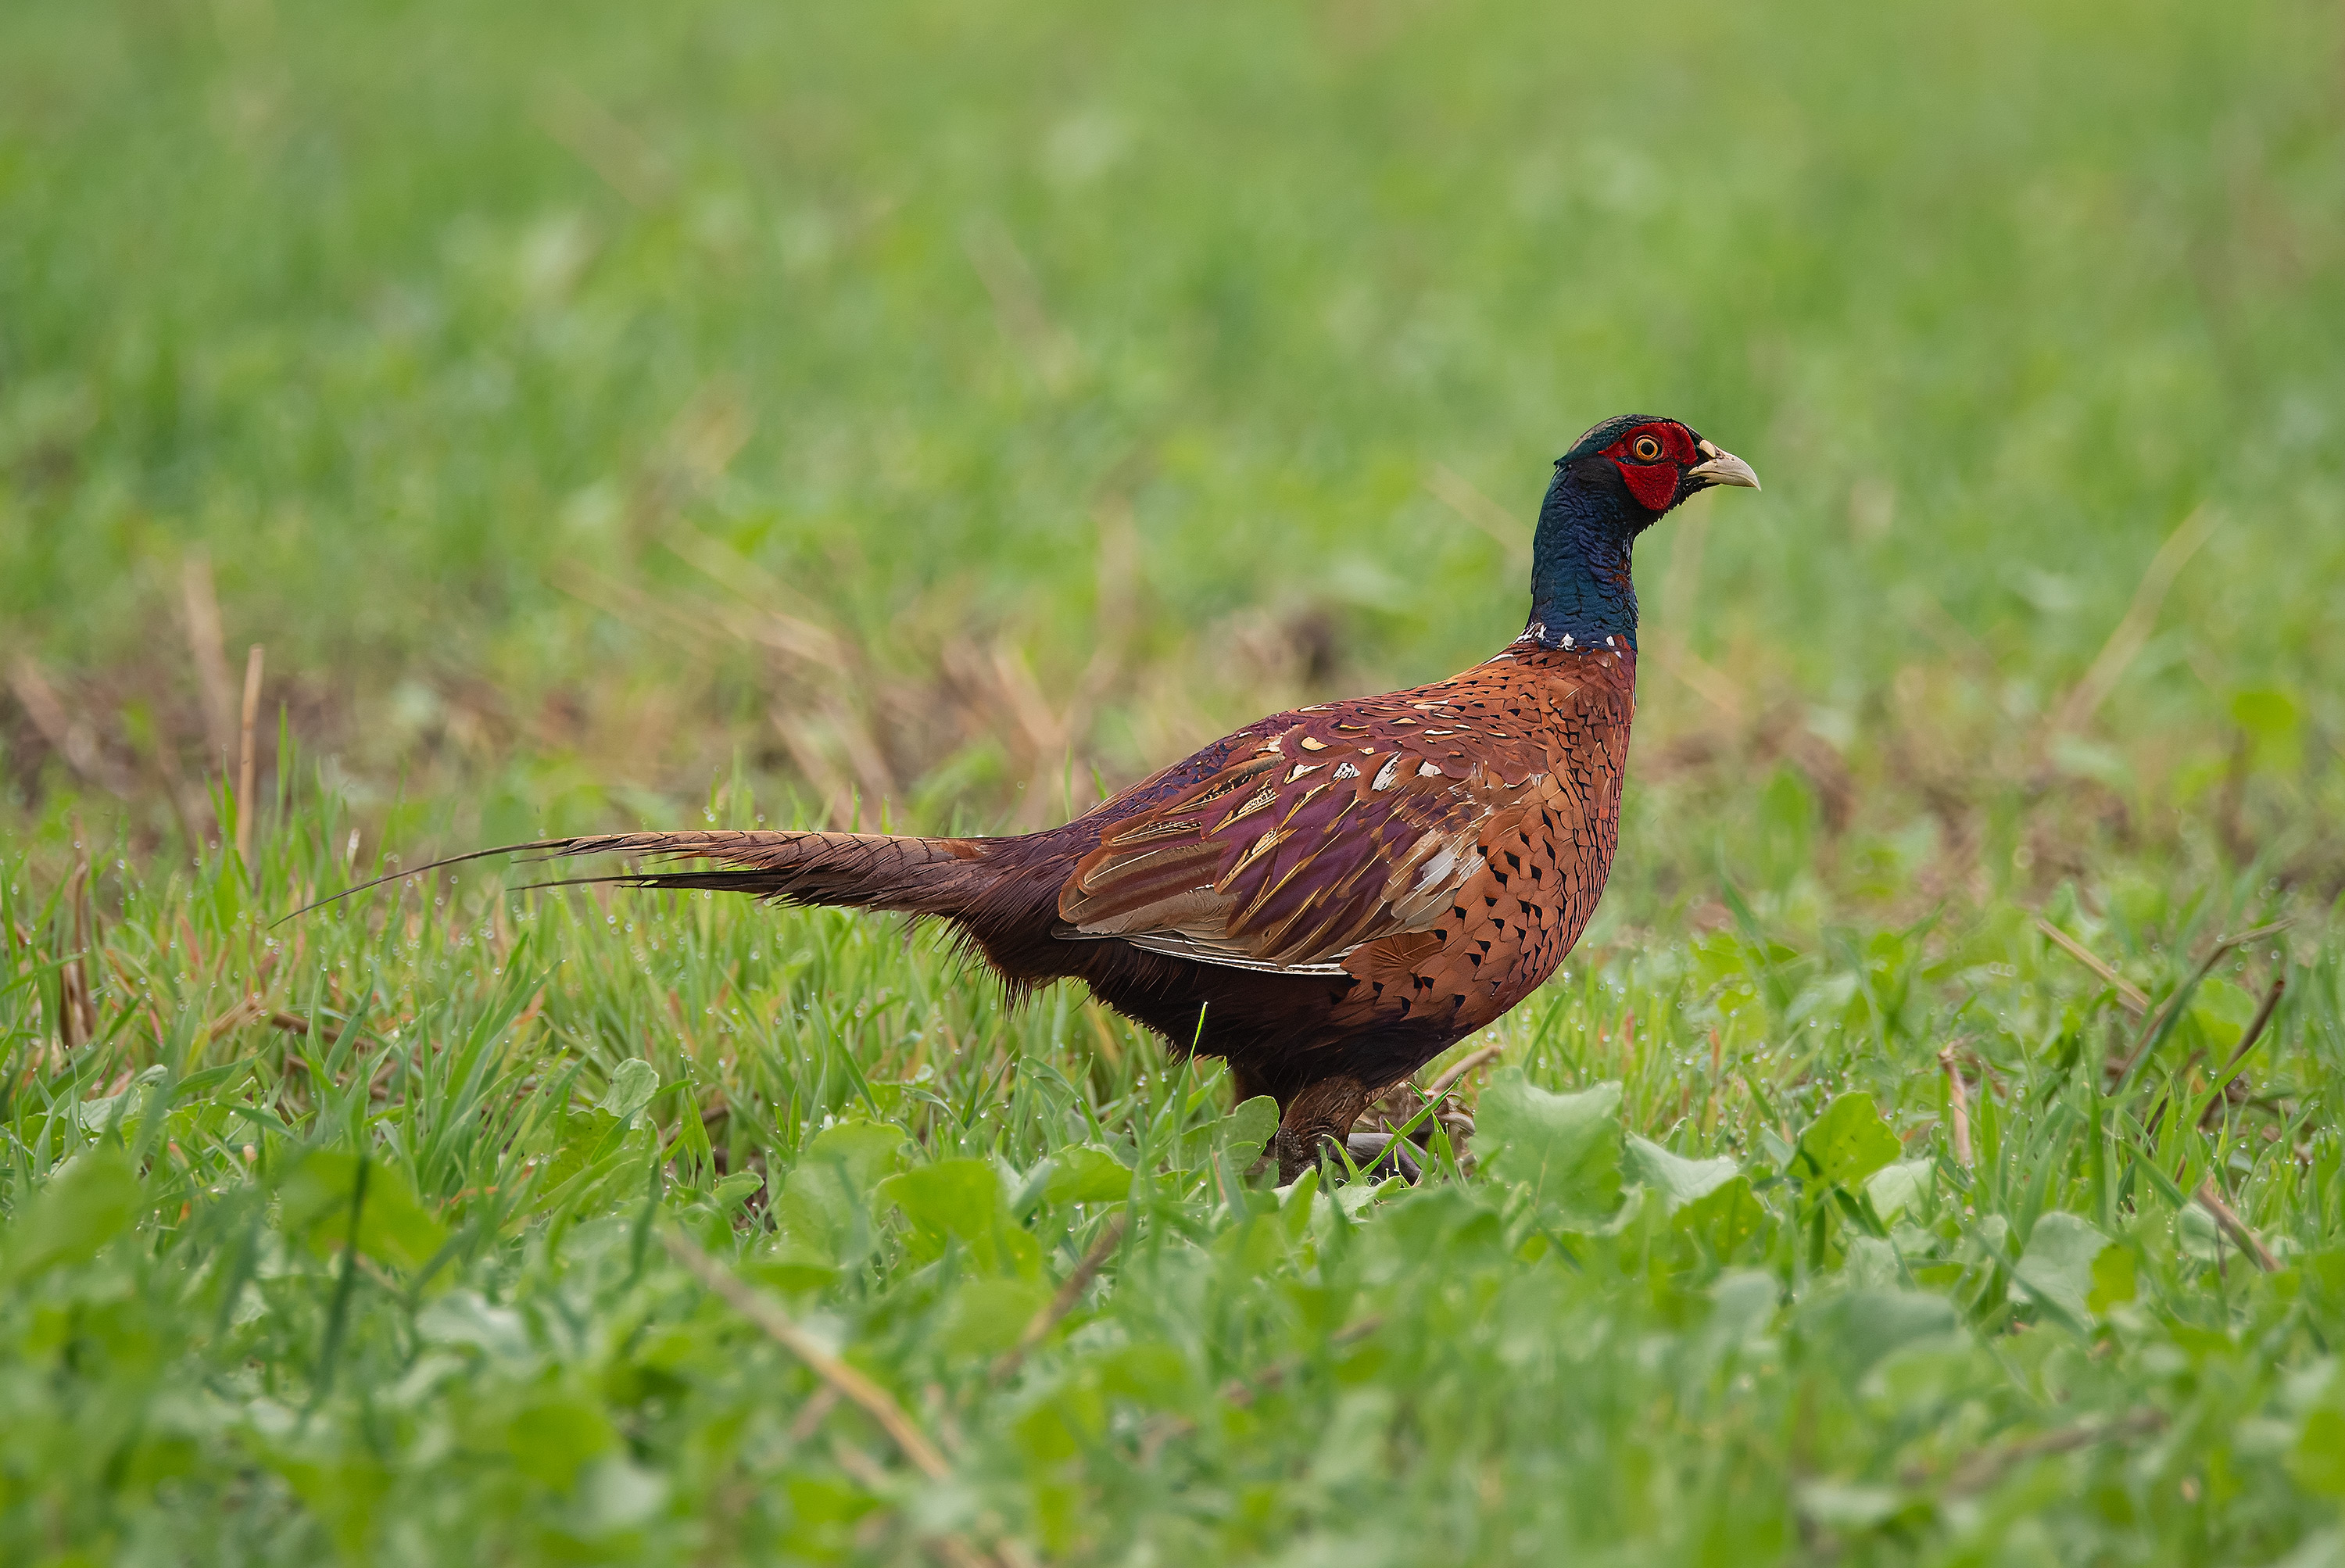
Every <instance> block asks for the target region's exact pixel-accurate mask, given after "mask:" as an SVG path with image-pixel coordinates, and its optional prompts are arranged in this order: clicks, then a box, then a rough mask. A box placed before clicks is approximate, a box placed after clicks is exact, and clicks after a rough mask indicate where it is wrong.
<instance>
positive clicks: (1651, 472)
mask: <svg viewBox="0 0 2345 1568" xmlns="http://www.w3.org/2000/svg"><path fill="white" fill-rule="evenodd" d="M1613 461H1614V463H1615V465H1616V466H1617V467H1619V470H1620V477H1621V478H1623V479H1625V480H1627V481H1628V482H1629V494H1631V495H1633V496H1635V497H1636V498H1637V504H1638V505H1639V506H1642V507H1643V508H1644V509H1645V510H1646V511H1648V512H1664V511H1667V510H1668V509H1669V504H1670V502H1671V501H1673V500H1675V499H1676V498H1677V494H1678V471H1677V469H1676V468H1675V466H1673V465H1672V464H1670V463H1628V462H1623V461H1621V460H1620V459H1618V458H1615V459H1614V460H1613Z"/></svg>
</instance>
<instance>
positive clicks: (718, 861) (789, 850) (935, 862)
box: [286, 830, 992, 919]
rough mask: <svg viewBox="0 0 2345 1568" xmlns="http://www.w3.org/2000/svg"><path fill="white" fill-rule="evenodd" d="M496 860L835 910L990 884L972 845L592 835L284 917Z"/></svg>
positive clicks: (858, 838)
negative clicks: (632, 862) (600, 859)
mask: <svg viewBox="0 0 2345 1568" xmlns="http://www.w3.org/2000/svg"><path fill="white" fill-rule="evenodd" d="M498 855H523V856H529V857H532V858H533V859H536V860H566V859H568V858H570V857H572V856H575V855H629V856H641V857H644V858H646V859H650V860H706V861H714V862H715V865H714V867H712V868H709V869H705V870H696V871H641V870H636V871H621V872H618V873H616V874H614V875H611V876H604V877H563V878H559V879H556V880H554V881H546V882H536V883H530V884H527V885H528V886H533V887H578V886H584V885H590V884H594V883H604V884H609V885H613V886H617V887H629V888H687V889H691V888H706V889H709V890H712V891H720V892H735V893H749V894H752V895H753V896H755V897H757V898H760V899H766V900H770V901H773V902H776V903H789V904H837V905H842V906H846V907H849V908H855V909H869V910H890V911H898V912H900V913H906V914H912V915H943V914H953V913H957V912H959V911H961V910H963V909H964V908H966V907H967V906H968V905H969V903H970V902H971V901H973V900H976V899H978V898H980V897H981V896H982V894H983V893H984V892H985V891H986V889H987V887H988V885H989V883H990V881H991V880H992V879H991V877H990V875H989V869H988V868H987V867H986V865H985V861H986V860H987V858H988V856H987V852H986V841H985V840H974V839H899V838H890V837H888V836H886V835H884V834H878V833H817V832H778V831H777V832H765V831H759V832H750V831H741V830H694V831H685V832H668V833H600V834H592V835H588V836H585V837H582V838H574V839H538V840H532V841H531V842H529V843H526V844H502V845H499V846H498V847H497V848H495V849H492V850H473V851H472V853H470V854H466V855H452V856H450V857H449V858H448V859H446V860H433V861H431V862H430V863H429V864H426V865H421V866H416V867H413V868H411V869H409V870H405V871H393V872H391V873H390V874H389V875H387V876H381V877H377V878H375V879H374V880H373V881H367V882H360V884H359V885H358V886H356V887H353V888H346V889H344V890H343V891H340V892H339V893H336V894H334V895H333V896H332V897H331V898H326V899H320V900H319V901H318V902H317V903H314V904H310V905H307V906H305V907H304V908H302V909H299V910H297V911H294V913H295V914H306V913H308V912H309V911H310V910H312V909H316V908H318V907H320V905H322V904H330V903H333V902H335V901H338V900H341V899H346V898H349V897H350V895H351V894H353V893H362V892H364V891H367V890H368V889H369V888H379V887H381V886H383V885H384V884H385V883H387V882H396V881H404V880H406V879H407V878H409V877H420V876H423V875H426V874H428V873H430V872H432V871H440V870H442V868H444V867H448V866H456V865H462V864H463V863H464V862H465V861H467V860H488V859H490V858H492V857H494V856H498ZM286 918H287V919H291V918H292V916H290V915H289V916H287V917H286Z"/></svg>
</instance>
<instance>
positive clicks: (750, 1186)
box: [709, 1171, 766, 1211]
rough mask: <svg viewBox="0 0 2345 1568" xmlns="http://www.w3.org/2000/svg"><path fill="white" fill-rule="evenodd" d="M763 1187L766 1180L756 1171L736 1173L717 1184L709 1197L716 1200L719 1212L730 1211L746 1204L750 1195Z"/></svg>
mask: <svg viewBox="0 0 2345 1568" xmlns="http://www.w3.org/2000/svg"><path fill="white" fill-rule="evenodd" d="M765 1185H766V1178H765V1177H764V1176H761V1175H759V1174H758V1173H757V1172H756V1171H736V1172H734V1173H733V1174H732V1175H731V1176H726V1177H724V1178H723V1179H722V1180H720V1181H719V1182H717V1184H716V1190H715V1191H714V1192H712V1193H711V1194H710V1195H709V1196H712V1197H714V1198H715V1199H716V1207H717V1208H718V1209H719V1210H720V1211H730V1210H731V1209H732V1208H733V1207H736V1205H739V1204H743V1203H746V1202H747V1201H748V1200H749V1196H750V1195H751V1194H752V1193H755V1192H756V1191H757V1190H758V1189H759V1188H760V1187H762V1186H765Z"/></svg>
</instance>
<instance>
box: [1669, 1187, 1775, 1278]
mask: <svg viewBox="0 0 2345 1568" xmlns="http://www.w3.org/2000/svg"><path fill="white" fill-rule="evenodd" d="M1766 1222H1767V1209H1766V1206H1765V1205H1763V1204H1761V1202H1760V1201H1759V1197H1758V1195H1757V1194H1756V1193H1754V1192H1752V1191H1751V1178H1750V1177H1749V1176H1733V1177H1731V1178H1730V1179H1729V1180H1727V1181H1725V1182H1723V1183H1721V1184H1720V1185H1719V1186H1717V1187H1716V1188H1714V1189H1713V1190H1712V1191H1711V1192H1710V1193H1709V1194H1708V1195H1707V1196H1703V1197H1700V1198H1698V1199H1696V1200H1695V1201H1694V1202H1692V1203H1690V1204H1688V1205H1686V1206H1685V1207H1683V1208H1681V1209H1680V1210H1678V1212H1677V1217H1676V1218H1675V1219H1674V1220H1672V1221H1671V1223H1672V1224H1673V1225H1675V1226H1676V1227H1677V1228H1678V1229H1680V1230H1681V1231H1684V1232H1685V1233H1686V1234H1687V1235H1689V1236H1691V1237H1696V1238H1697V1239H1699V1240H1700V1241H1701V1242H1703V1243H1704V1244H1705V1245H1707V1246H1708V1247H1710V1248H1711V1251H1712V1252H1713V1253H1714V1254H1716V1256H1717V1257H1719V1258H1720V1259H1721V1261H1722V1260H1725V1259H1728V1258H1731V1257H1733V1256H1734V1253H1735V1251H1736V1249H1737V1248H1739V1247H1741V1245H1742V1244H1743V1243H1744V1242H1746V1241H1748V1240H1750V1239H1751V1237H1754V1236H1756V1235H1758V1234H1759V1230H1760V1227H1761V1226H1763V1225H1764V1224H1766Z"/></svg>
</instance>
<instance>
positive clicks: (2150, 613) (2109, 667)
mask: <svg viewBox="0 0 2345 1568" xmlns="http://www.w3.org/2000/svg"><path fill="white" fill-rule="evenodd" d="M2214 532H2215V514H2213V513H2212V512H2210V511H2209V510H2208V508H2206V507H2204V506H2200V507H2198V509H2197V510H2195V511H2193V512H2192V513H2191V514H2190V515H2189V516H2188V517H2185V518H2184V519H2183V520H2182V523H2181V524H2180V526H2178V527H2177V528H2176V529H2175V530H2174V532H2173V533H2171V534H2169V535H2167V539H2166V543H2165V544H2163V545H2159V546H2158V549H2157V555H2154V556H2152V557H2151V558H2150V563H2149V567H2148V569H2147V571H2145V572H2143V573H2142V575H2141V582H2140V584H2139V585H2137V587H2136V588H2135V589H2134V593H2133V603H2132V604H2131V605H2130V606H2127V609H2126V613H2125V616H2124V617H2123V618H2122V619H2120V620H2119V621H2118V622H2117V629H2116V630H2114V631H2112V632H2110V633H2109V640H2108V641H2107V642H2106V643H2104V644H2102V645H2101V651H2100V653H2099V654H2098V655H2097V656H2096V657H2095V658H2094V659H2093V662H2092V665H2091V667H2089V668H2087V669H2086V671H2085V675H2084V678H2083V679H2081V680H2079V681H2077V682H2076V685H2075V686H2073V687H2070V688H2069V690H2068V695H2067V697H2066V698H2065V699H2064V700H2063V701H2062V702H2061V704H2060V706H2059V707H2058V708H2056V709H2054V710H2053V714H2052V718H2051V719H2050V721H2049V722H2048V723H2046V725H2045V727H2044V729H2043V731H2042V732H2041V734H2040V735H2039V737H2038V738H2037V742H2036V752H2037V755H2038V756H2039V757H2040V756H2041V755H2042V754H2043V752H2044V750H2045V748H2046V747H2048V746H2049V745H2050V744H2051V742H2052V741H2053V739H2054V738H2056V737H2058V736H2061V735H2066V734H2073V733H2075V732H2076V731H2077V730H2079V729H2082V728H2084V727H2085V725H2086V723H2087V722H2088V721H2089V720H2090V719H2091V718H2092V717H2093V714H2094V711H2095V710H2096V709H2097V708H2099V707H2100V706H2101V704H2102V703H2104V702H2106V700H2108V695H2109V693H2110V692H2112V691H2114V690H2116V689H2117V681H2118V679H2119V677H2122V676H2123V675H2124V674H2125V672H2126V668H2127V666H2129V665H2131V664H2132V663H2133V661H2134V658H2135V656H2137V655H2138V654H2139V653H2140V652H2141V650H2142V646H2143V645H2144V644H2145V643H2147V642H2148V641H2149V634H2150V633H2151V632H2152V631H2154V630H2155V629H2157V612H2158V611H2159V609H2160V608H2162V607H2163V606H2165V604H2166V595H2167V590H2168V589H2170V588H2172V587H2173V586H2174V579H2175V578H2176V577H2178V576H2179V575H2181V572H2182V568H2183V567H2184V566H2186V565H2188V564H2189V561H2190V557H2191V556H2193V555H2197V554H2198V547H2199V546H2200V545H2204V544H2205V543H2206V542H2207V540H2208V536H2209V535H2212V534H2213V533H2214Z"/></svg>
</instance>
